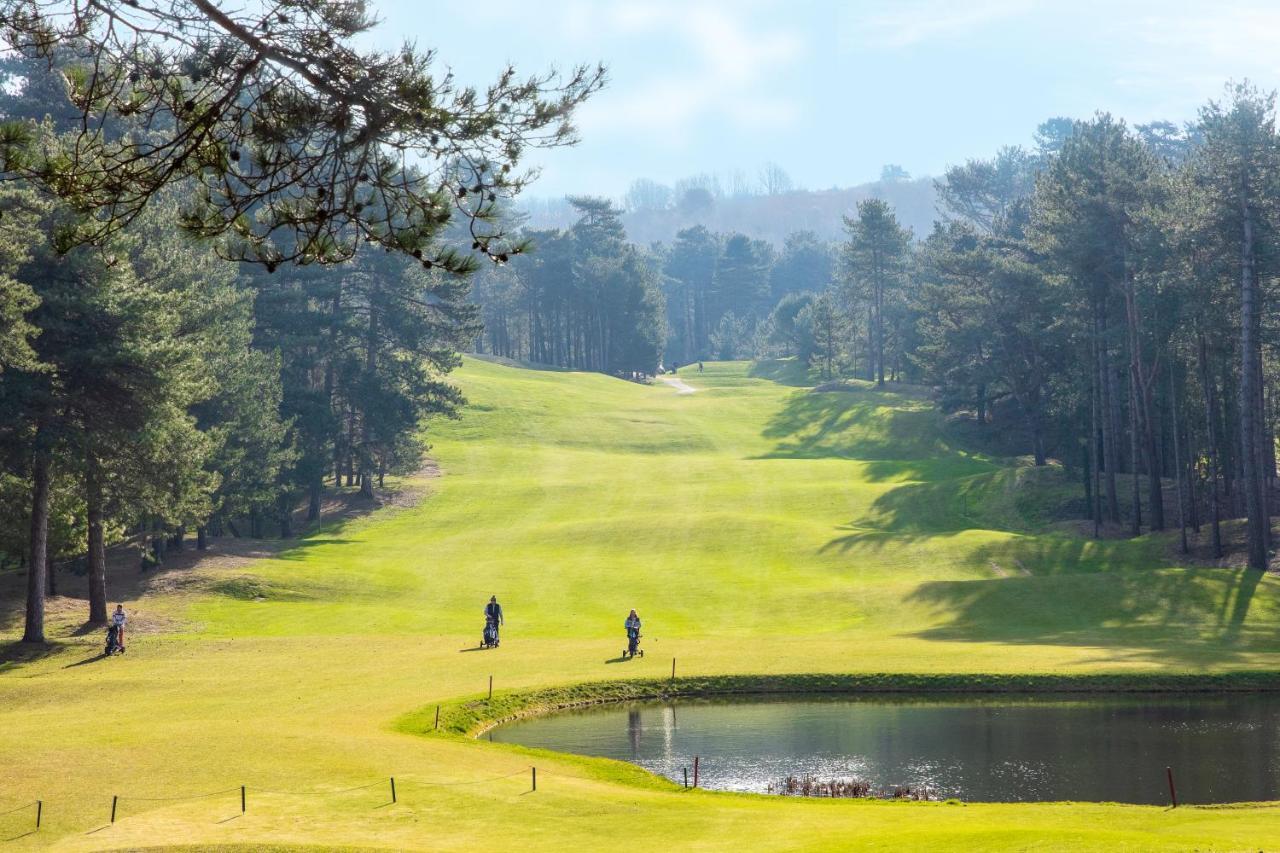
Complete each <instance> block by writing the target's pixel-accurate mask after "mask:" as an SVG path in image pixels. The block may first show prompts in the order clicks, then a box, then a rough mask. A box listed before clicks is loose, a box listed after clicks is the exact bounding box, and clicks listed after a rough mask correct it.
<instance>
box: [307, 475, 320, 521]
mask: <svg viewBox="0 0 1280 853" xmlns="http://www.w3.org/2000/svg"><path fill="white" fill-rule="evenodd" d="M323 489H324V483H323V482H322V481H321V480H320V479H319V478H317V479H315V480H313V481H312V482H311V487H310V489H309V494H308V496H307V521H319V520H320V497H321V493H322V490H323Z"/></svg>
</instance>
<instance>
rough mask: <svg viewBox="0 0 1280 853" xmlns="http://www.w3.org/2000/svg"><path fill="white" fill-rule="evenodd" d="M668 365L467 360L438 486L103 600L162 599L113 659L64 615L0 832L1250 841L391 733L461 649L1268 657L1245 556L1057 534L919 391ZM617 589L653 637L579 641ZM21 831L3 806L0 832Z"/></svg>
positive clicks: (818, 667) (1265, 585) (1275, 600)
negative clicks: (835, 794) (1204, 561)
mask: <svg viewBox="0 0 1280 853" xmlns="http://www.w3.org/2000/svg"><path fill="white" fill-rule="evenodd" d="M753 373H754V374H756V375H752V374H753ZM681 375H682V377H683V378H684V379H685V380H686V381H688V382H689V383H690V384H692V385H694V386H695V387H697V388H698V389H699V390H698V392H697V393H695V394H692V395H677V394H675V393H674V392H673V391H672V390H671V389H669V388H667V387H665V386H663V385H661V384H655V385H654V386H652V387H646V386H641V385H637V384H634V383H628V382H623V381H620V380H616V379H610V378H607V377H603V376H597V375H589V374H574V373H565V372H553V371H533V370H518V369H513V368H510V367H502V366H497V365H493V364H489V363H485V362H482V361H476V360H469V361H468V363H467V365H466V367H465V368H464V369H463V370H462V371H461V373H460V374H459V376H458V380H459V382H460V384H461V385H462V386H463V388H464V389H465V391H466V393H467V396H468V398H469V400H470V401H471V406H470V407H469V408H468V410H467V412H466V413H465V414H464V416H463V417H462V418H461V419H460V420H458V421H456V422H449V423H442V424H433V425H432V427H431V433H430V437H431V441H432V443H433V449H432V455H433V456H434V457H435V458H436V459H437V460H438V461H439V462H440V464H441V467H442V469H443V471H444V476H443V477H441V478H439V479H432V480H430V481H429V482H428V483H427V485H428V487H429V489H430V493H429V496H428V497H427V498H426V500H425V501H423V502H422V503H421V504H420V505H419V506H417V507H414V508H411V509H403V510H391V511H387V512H385V513H383V514H378V515H375V516H372V517H370V518H367V519H363V520H360V521H355V522H351V523H348V524H346V525H344V526H342V527H337V528H331V529H328V530H326V531H323V532H321V533H319V534H317V535H315V536H312V537H311V538H309V539H308V540H306V541H305V542H303V543H301V544H300V545H299V547H297V548H294V549H292V550H290V551H287V552H285V553H283V554H281V555H280V556H279V557H278V558H275V559H271V560H265V561H262V562H259V563H256V564H253V565H252V566H251V567H250V568H248V569H245V570H237V571H235V572H230V573H226V574H223V575H211V576H209V577H207V578H204V579H202V582H201V583H199V584H194V585H191V586H186V587H179V588H175V589H173V590H172V591H170V592H166V593H163V594H153V595H151V596H149V597H147V598H146V599H144V600H142V601H138V602H129V606H130V608H131V609H133V610H134V611H135V612H145V613H153V614H164V615H165V616H167V617H169V618H172V619H173V620H174V623H173V628H172V630H171V631H169V632H168V633H164V634H158V635H148V636H144V637H138V638H135V642H134V644H133V645H132V647H131V648H130V651H129V654H128V655H126V656H125V657H123V658H116V659H112V660H108V661H93V660H92V657H93V655H94V653H95V648H96V646H97V644H98V638H97V637H96V636H89V637H86V638H84V639H82V640H73V641H69V642H68V643H67V644H66V645H65V646H63V647H61V648H59V649H57V650H55V651H54V653H53V654H51V655H50V656H48V657H45V658H41V659H37V660H34V661H28V662H23V663H18V664H16V665H14V666H13V667H12V668H10V669H9V670H8V671H6V672H4V673H3V674H0V732H2V733H3V734H2V735H0V761H3V764H4V766H5V768H6V780H7V783H6V785H5V787H4V791H3V795H0V811H3V810H4V809H5V808H7V807H8V805H9V803H10V801H11V800H12V802H13V804H14V805H18V804H20V803H22V802H25V801H26V800H27V799H35V798H37V797H40V798H43V799H45V800H46V801H47V803H48V806H47V808H48V809H49V811H48V815H47V818H46V827H45V829H44V830H42V835H41V836H39V837H37V836H27V837H25V838H21V839H18V840H16V841H14V842H13V843H14V844H15V845H17V846H21V845H31V846H35V845H37V844H44V843H47V842H49V841H50V840H51V839H52V838H57V839H58V840H59V842H60V843H62V844H64V845H66V846H71V847H77V846H84V847H123V846H130V845H135V844H142V843H149V844H154V843H160V842H172V843H176V842H178V841H184V840H185V841H190V842H199V843H204V844H215V843H227V844H232V843H239V844H254V845H256V844H258V843H268V842H270V843H277V844H286V843H306V844H320V845H337V846H341V845H347V844H350V845H357V846H359V845H375V846H383V847H388V848H403V847H418V848H429V849H439V848H455V847H469V848H474V847H475V846H476V845H477V844H486V845H488V846H490V847H494V848H495V849H516V848H520V847H527V848H551V847H555V848H558V849H565V848H569V847H573V846H577V847H579V848H581V849H592V848H596V847H598V846H602V845H603V844H612V843H614V842H621V840H624V839H625V842H624V843H627V844H629V845H631V846H634V847H636V848H638V849H657V848H661V849H672V848H681V849H683V848H687V847H705V848H739V849H741V848H743V847H744V846H755V845H759V844H766V845H767V846H775V847H807V848H812V847H817V846H826V847H842V846H866V847H871V848H878V849H892V850H902V849H920V848H923V847H928V848H948V849H950V848H954V849H965V850H968V849H977V848H981V849H1023V848H1025V847H1028V846H1033V845H1034V846H1036V847H1037V849H1067V848H1073V849H1074V848H1083V847H1093V848H1096V849H1124V848H1126V846H1127V847H1128V848H1129V849H1135V850H1137V849H1141V850H1150V849H1160V848H1166V849H1186V848H1188V847H1194V846H1197V845H1198V846H1200V847H1202V848H1209V847H1212V848H1215V849H1237V848H1243V847H1244V846H1247V845H1248V844H1255V845H1256V844H1258V843H1261V841H1263V840H1267V839H1274V838H1276V837H1280V821H1278V820H1277V813H1276V812H1273V811H1272V810H1269V809H1262V810H1258V809H1253V810H1212V811H1199V810H1197V811H1192V810H1179V811H1178V812H1174V813H1166V812H1163V811H1160V810H1157V809H1148V808H1137V807H1105V806H1084V805H1074V806H1071V805H1058V806H998V805H982V806H977V805H969V806H943V805H905V804H877V803H796V802H778V801H774V800H767V799H764V798H752V797H741V796H729V795H710V794H702V793H699V794H686V793H684V792H681V791H677V790H674V789H672V788H669V787H667V786H664V785H644V786H636V785H635V784H634V780H635V778H636V772H637V771H634V770H632V769H630V768H623V767H618V768H615V769H607V768H609V767H610V765H607V764H605V763H600V762H590V763H589V766H590V767H591V768H594V770H593V772H591V773H587V774H586V776H587V777H589V778H573V777H574V776H582V775H583V774H584V771H583V769H582V766H583V762H582V761H580V760H576V759H556V758H554V757H550V756H546V755H539V756H537V757H536V758H535V757H531V755H530V754H527V753H524V752H521V751H519V750H515V749H513V748H509V747H500V746H490V745H487V744H476V743H467V742H459V741H454V740H451V739H424V738H417V737H413V736H410V735H407V734H404V733H402V732H400V731H397V730H396V728H395V721H396V720H397V719H399V718H401V717H402V716H403V715H404V714H405V713H407V712H410V711H412V710H414V709H416V708H421V707H430V706H432V705H433V704H434V703H436V702H442V701H446V700H449V699H453V698H456V697H459V696H462V695H472V694H478V693H480V692H482V691H484V690H485V689H486V687H487V680H488V677H489V675H493V676H494V677H495V682H496V685H497V687H498V689H499V690H500V691H502V690H510V689H518V688H533V687H541V686H552V685H562V684H569V683H573V682H575V681H586V680H591V681H598V680H601V679H608V678H626V677H635V676H643V677H649V678H652V677H660V676H662V675H663V674H664V673H666V672H668V671H669V668H670V664H671V658H672V657H677V658H678V659H679V669H680V673H681V674H687V675H707V676H712V675H721V674H730V673H778V674H782V673H799V672H918V673H981V672H991V673H1011V672H1014V673H1017V672H1025V673H1032V672H1035V673H1055V674H1069V673H1089V672H1148V671H1171V672H1172V671H1176V672H1181V671H1187V672H1196V671H1202V672H1203V671H1220V670H1226V669H1280V654H1278V653H1280V635H1278V633H1277V632H1278V631H1280V622H1278V621H1277V617H1278V616H1280V597H1278V596H1277V587H1276V583H1275V581H1274V580H1273V579H1271V578H1262V579H1259V578H1258V577H1257V576H1256V575H1246V574H1244V573H1242V572H1240V571H1237V570H1228V569H1212V568H1194V569H1187V568H1181V567H1178V566H1177V565H1176V564H1175V561H1174V559H1173V558H1172V556H1171V555H1172V550H1171V549H1170V548H1169V545H1168V542H1167V541H1166V540H1165V539H1164V538H1163V537H1143V538H1140V539H1138V540H1133V541H1125V540H1105V541H1101V542H1093V541H1090V540H1087V539H1081V538H1077V537H1075V536H1072V535H1069V534H1067V533H1064V532H1062V531H1060V530H1058V529H1057V528H1055V527H1053V526H1052V525H1051V524H1050V523H1049V522H1051V521H1052V520H1053V519H1054V517H1055V514H1056V513H1057V512H1058V511H1059V509H1060V507H1061V506H1062V505H1063V504H1064V502H1067V501H1070V500H1072V499H1073V496H1074V488H1073V485H1072V484H1071V483H1069V482H1067V481H1066V479H1065V477H1066V475H1064V474H1063V473H1062V472H1061V471H1058V470H1047V471H1030V470H1028V469H1023V468H1011V467H1008V466H1007V465H1006V464H1005V463H1004V462H1003V461H1002V460H997V459H990V458H986V457H983V456H982V455H981V454H977V453H975V452H971V451H969V450H967V449H966V448H965V447H964V446H963V445H962V444H960V443H959V442H958V441H957V440H956V439H955V438H954V436H953V434H952V433H950V432H949V431H948V430H946V429H945V428H944V427H943V424H942V421H941V419H940V418H939V417H938V416H937V415H936V413H935V412H934V411H933V410H932V409H931V408H930V407H929V405H928V402H927V400H925V399H923V398H922V397H921V396H920V395H918V394H915V393H910V394H905V395H904V394H896V393H884V392H877V391H875V390H874V389H872V388H870V387H867V386H858V387H856V388H855V390H851V391H845V392H838V393H822V394H813V393H809V392H808V391H807V389H805V388H804V387H803V386H802V383H803V381H804V378H803V377H802V376H801V375H799V374H798V372H797V371H796V369H795V367H794V365H790V364H781V365H765V366H762V367H760V368H756V369H754V370H752V369H749V367H748V366H747V365H745V364H708V365H707V370H706V372H705V373H703V374H699V373H697V371H696V368H695V369H693V370H689V369H685V370H683V371H681ZM490 594H497V595H498V596H499V597H500V599H501V600H502V601H503V604H504V606H505V607H506V610H507V626H506V629H505V633H504V642H503V646H502V648H501V649H500V650H498V651H494V652H472V651H463V649H470V648H471V647H473V646H475V645H476V644H477V643H478V641H479V634H480V627H481V618H480V610H481V607H482V605H483V603H484V601H485V600H487V599H488V597H489V595H490ZM7 604H13V603H12V602H8V603H7ZM630 607H636V608H637V609H639V611H640V612H641V614H642V615H643V616H644V618H645V624H646V632H645V633H646V641H645V644H646V648H647V649H648V651H649V654H648V656H647V657H645V658H644V659H642V660H639V661H634V662H630V663H626V664H616V663H607V661H608V660H609V659H611V658H614V657H616V656H617V653H618V651H619V650H620V649H621V646H622V642H623V639H622V630H621V628H622V626H621V623H622V619H623V617H624V616H625V615H626V612H627V609H628V608H630ZM85 661H87V662H85ZM82 662H84V663H83V665H75V664H81V663H82ZM69 665H71V666H69ZM531 761H536V762H537V763H538V765H539V767H540V769H542V770H543V771H544V773H545V774H546V775H545V776H540V778H539V790H538V793H537V794H536V795H529V796H523V792H524V791H525V790H527V788H528V780H527V779H526V778H525V777H524V776H523V775H518V776H513V777H511V778H509V779H502V780H500V781H495V782H492V783H489V784H472V785H464V786H459V787H449V786H431V787H428V786H425V785H422V784H421V783H426V782H439V781H445V782H475V781H477V780H482V779H487V778H491V777H497V776H503V775H505V774H508V773H523V772H524V771H525V769H526V768H527V766H528V764H529V763H530V762H531ZM557 768H559V769H560V770H561V771H562V775H561V777H559V778H558V777H557V776H556V769H557ZM599 768H606V769H603V770H601V769H599ZM391 775H396V776H397V778H398V779H399V780H401V785H400V800H401V801H400V802H399V803H398V804H396V805H395V806H385V807H381V806H383V805H384V801H389V795H387V793H388V792H383V791H382V789H381V788H374V789H370V792H369V793H362V792H351V793H344V794H323V795H322V794H316V795H314V796H299V795H294V796H290V795H283V794H268V793H265V792H263V791H258V792H257V793H254V789H255V787H256V788H258V789H274V790H281V791H308V792H309V791H321V790H329V791H333V790H337V789H341V788H347V787H351V786H353V785H359V784H364V783H366V782H371V781H375V780H377V779H380V778H381V777H384V776H387V777H389V776H391ZM415 781H416V782H418V783H420V787H418V788H415V787H414V783H415ZM239 784H247V785H249V786H250V808H249V810H248V812H247V813H246V814H245V815H244V816H243V817H237V815H238V814H239V800H238V794H236V795H235V796H234V797H230V798H222V799H216V798H215V800H212V801H199V800H198V801H192V802H178V803H173V804H169V803H143V802H141V801H134V802H131V801H129V800H128V799H127V798H126V800H124V801H123V802H124V807H123V809H122V816H121V818H120V820H119V821H118V822H117V824H116V825H115V826H113V827H110V828H108V829H103V830H102V831H100V832H96V833H93V834H89V835H86V834H85V833H86V832H88V831H89V830H93V829H95V828H98V827H101V826H103V825H104V824H106V822H107V817H108V815H109V808H110V798H111V795H112V794H113V793H119V794H124V795H126V797H127V795H128V794H129V793H130V792H132V793H133V794H134V796H135V797H136V796H165V795H166V794H168V793H169V792H177V793H186V792H192V793H199V792H202V791H212V790H218V789H220V788H225V787H229V786H236V785H239ZM224 800H225V801H224ZM380 807H381V808H380ZM814 809H820V810H821V811H814ZM1277 811H1278V812H1280V810H1277ZM224 818H230V820H227V821H226V822H225V823H218V821H221V820H223V819H224ZM11 824H12V831H10V827H11ZM20 830H21V826H20V821H19V820H18V818H13V817H10V816H0V838H9V837H10V836H17V835H18V834H19V832H20Z"/></svg>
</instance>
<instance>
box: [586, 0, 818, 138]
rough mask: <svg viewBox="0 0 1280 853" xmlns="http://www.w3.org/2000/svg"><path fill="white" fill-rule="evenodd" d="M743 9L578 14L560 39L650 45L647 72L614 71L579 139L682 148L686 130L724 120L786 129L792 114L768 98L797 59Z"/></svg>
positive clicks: (786, 34)
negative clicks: (604, 136)
mask: <svg viewBox="0 0 1280 853" xmlns="http://www.w3.org/2000/svg"><path fill="white" fill-rule="evenodd" d="M749 11H750V5H749V4H748V5H744V4H740V3H738V4H732V5H730V4H727V3H726V4H716V3H696V4H684V5H678V4H676V3H671V2H661V3H643V4H641V3H625V4H576V5H575V6H573V7H572V8H571V9H569V10H568V11H567V14H566V16H565V18H566V21H565V28H564V29H563V30H562V31H563V32H566V33H584V34H590V35H591V37H592V38H595V39H600V38H601V37H602V36H603V37H605V38H608V39H611V40H623V41H626V40H642V41H644V42H655V44H654V46H653V48H652V49H646V50H645V51H644V53H645V54H646V55H647V56H648V57H652V58H651V59H649V60H648V62H649V63H650V64H649V65H647V66H645V67H638V66H627V65H625V64H624V63H622V62H617V63H615V68H614V71H615V75H614V76H615V78H616V85H615V86H613V87H611V88H610V89H609V90H608V91H606V92H605V93H603V94H602V95H601V96H599V97H597V98H595V99H593V100H592V101H590V102H589V103H588V104H587V105H586V107H584V108H583V110H582V111H581V113H580V115H579V123H580V125H581V126H582V127H583V129H584V131H587V132H591V133H599V132H602V131H613V132H632V131H641V130H643V131H646V132H648V133H651V134H653V135H654V137H655V138H656V140H657V141H658V142H659V143H660V144H663V145H666V146H676V147H678V146H679V145H681V144H683V143H684V142H685V141H686V139H687V134H688V133H689V132H690V130H691V125H692V123H694V122H698V121H700V120H717V119H720V120H725V121H728V122H730V123H731V124H733V125H735V126H737V127H740V128H743V129H758V128H762V127H768V126H770V125H777V124H779V123H787V124H789V123H791V122H793V121H795V120H796V118H797V117H798V115H799V112H800V110H799V107H798V105H797V104H796V103H795V102H794V101H793V100H792V99H790V98H788V97H786V96H785V95H783V94H779V93H776V92H772V91H770V80H771V77H773V76H774V75H776V74H777V73H778V72H779V71H781V70H782V69H784V68H786V67H788V66H789V65H791V64H792V63H793V61H794V60H796V59H797V58H798V57H799V56H800V55H801V53H802V50H803V47H804V41H803V40H802V39H801V38H800V36H799V35H798V34H796V33H794V32H790V31H786V30H779V29H768V28H766V27H764V26H761V25H759V24H753V22H752V16H751V14H749Z"/></svg>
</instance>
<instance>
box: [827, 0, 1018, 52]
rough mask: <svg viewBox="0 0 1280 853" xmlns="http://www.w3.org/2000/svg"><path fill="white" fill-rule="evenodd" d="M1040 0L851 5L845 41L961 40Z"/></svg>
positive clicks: (844, 22) (892, 0)
mask: <svg viewBox="0 0 1280 853" xmlns="http://www.w3.org/2000/svg"><path fill="white" fill-rule="evenodd" d="M1037 5H1039V2H1038V0H961V2H957V0H889V2H876V3H869V4H862V3H859V4H856V5H853V6H851V7H847V8H846V10H845V13H844V14H843V15H842V16H841V22H840V26H841V30H842V36H843V38H842V41H843V42H845V44H846V45H848V44H856V45H860V46H873V47H884V48H902V47H911V46H914V45H917V44H923V43H925V42H930V41H942V40H952V39H958V38H961V37H963V36H967V35H969V34H970V33H973V32H975V31H976V30H980V29H982V28H983V27H986V26H988V25H989V24H993V23H996V22H999V21H1003V20H1006V19H1008V18H1012V17H1016V16H1019V15H1023V14H1025V13H1027V12H1030V11H1033V10H1034V9H1035V8H1036V7H1037Z"/></svg>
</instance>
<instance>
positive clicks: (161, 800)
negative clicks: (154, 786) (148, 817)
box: [119, 785, 240, 803]
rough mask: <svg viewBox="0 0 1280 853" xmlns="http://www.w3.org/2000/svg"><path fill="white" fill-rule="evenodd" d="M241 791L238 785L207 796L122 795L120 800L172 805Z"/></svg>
mask: <svg viewBox="0 0 1280 853" xmlns="http://www.w3.org/2000/svg"><path fill="white" fill-rule="evenodd" d="M239 790H240V786H239V785H236V786H235V787H234V788H223V789H222V790H221V791H210V792H209V793H207V794H185V795H183V796H180V797H134V796H130V795H128V794H124V795H121V796H120V797H119V799H120V802H124V801H126V800H131V801H133V802H137V803H171V802H176V801H177V800H203V799H205V798H206V797H217V796H220V795H222V794H231V793H234V792H236V791H239Z"/></svg>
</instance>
